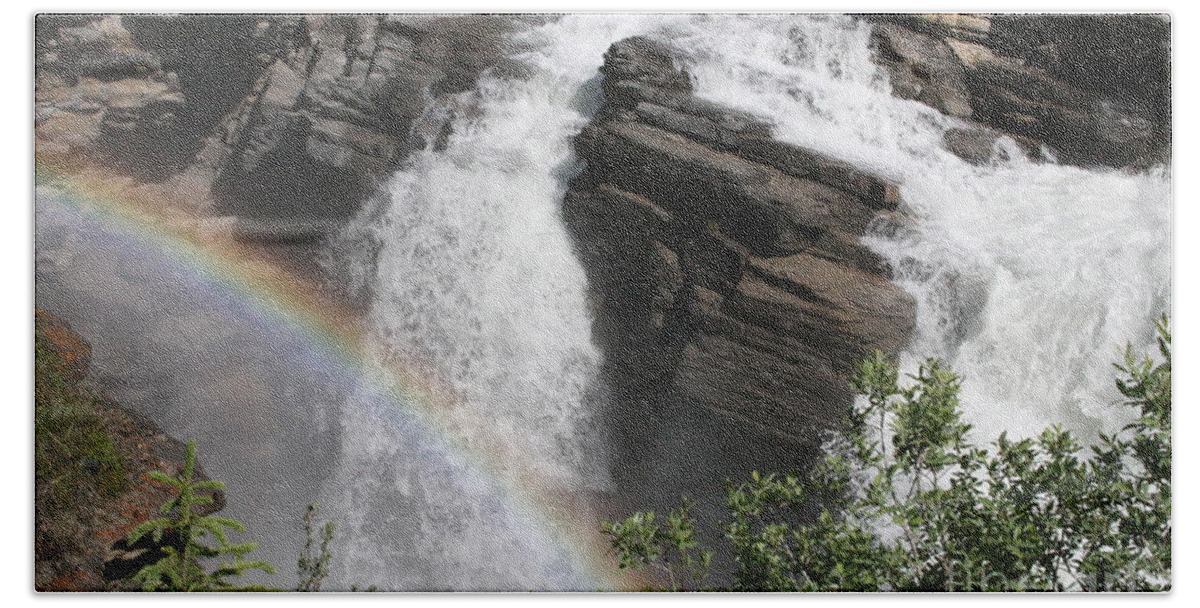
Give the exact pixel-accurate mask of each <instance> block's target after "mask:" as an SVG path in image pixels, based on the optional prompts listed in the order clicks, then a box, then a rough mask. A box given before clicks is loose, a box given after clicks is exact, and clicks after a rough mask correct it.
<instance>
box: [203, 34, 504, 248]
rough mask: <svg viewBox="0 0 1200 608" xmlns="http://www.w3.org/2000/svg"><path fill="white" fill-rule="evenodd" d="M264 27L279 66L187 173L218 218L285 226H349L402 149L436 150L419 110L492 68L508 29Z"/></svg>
mask: <svg viewBox="0 0 1200 608" xmlns="http://www.w3.org/2000/svg"><path fill="white" fill-rule="evenodd" d="M269 23H270V26H269V27H271V28H274V29H275V30H277V31H278V32H280V34H279V35H278V39H279V40H280V45H279V48H278V49H277V50H276V54H275V56H274V57H273V58H272V59H271V60H270V62H269V65H268V66H267V67H266V68H265V69H264V70H263V73H262V75H261V77H259V78H258V79H257V81H256V82H255V83H253V86H252V87H251V89H250V91H249V92H248V94H247V95H246V96H245V98H244V99H242V100H240V102H239V104H238V105H237V106H236V108H234V110H233V112H231V113H230V114H229V116H228V117H227V118H226V119H225V120H224V121H223V122H222V123H221V124H220V125H219V127H218V129H217V131H216V133H215V134H214V135H213V136H211V137H210V138H209V139H208V141H207V143H206V145H205V147H204V149H203V151H202V152H201V153H200V154H199V156H198V158H197V160H196V163H195V164H194V165H193V166H192V167H190V168H189V170H188V173H190V174H191V175H192V176H193V178H192V181H193V182H199V183H205V184H211V191H210V197H211V199H212V200H213V201H214V202H215V207H216V211H217V212H218V213H220V214H223V215H234V216H238V217H241V218H246V219H248V220H254V219H261V218H262V216H264V215H265V214H266V215H269V216H270V218H271V219H274V220H279V221H283V222H284V223H287V222H291V223H296V222H309V223H312V222H317V223H319V222H320V221H322V220H335V221H336V220H344V219H346V218H348V217H349V216H350V215H352V214H353V213H354V212H355V211H356V210H357V208H358V204H359V203H360V202H361V200H362V199H363V198H364V197H365V196H366V195H367V194H368V192H369V191H370V189H371V188H372V187H373V186H374V185H375V184H376V183H377V182H378V181H379V180H380V179H381V178H383V177H385V176H386V175H387V174H389V173H390V172H391V171H392V170H393V169H394V168H395V166H396V164H397V163H398V162H399V161H400V160H401V159H403V158H404V157H405V156H406V155H407V154H408V153H409V152H410V151H412V150H413V149H419V148H423V147H425V146H426V145H434V144H437V140H438V138H439V136H440V137H441V138H442V140H443V141H444V138H445V136H446V135H447V133H446V132H445V131H444V129H445V125H446V122H445V119H446V118H447V117H448V116H424V115H425V114H426V110H427V108H429V107H430V106H431V105H436V104H433V103H432V102H434V101H435V100H438V99H446V98H448V97H450V96H453V95H455V94H457V93H461V92H463V91H467V90H470V89H471V88H472V87H473V86H474V82H475V79H476V78H477V77H478V75H479V73H480V72H481V71H482V70H483V69H484V68H486V67H489V66H492V65H494V64H496V63H497V62H499V61H500V53H499V45H500V42H501V40H502V34H503V33H504V32H505V31H506V30H507V28H508V27H509V21H508V20H506V19H502V18H494V17H488V16H463V17H436V16H420V15H402V16H377V15H318V16H298V17H288V18H272V19H271V20H270V22H269ZM423 118H424V119H425V120H424V122H430V123H431V124H430V125H425V124H424V123H423V122H422V119H423ZM438 118H441V120H437V119H438ZM420 127H425V128H424V129H422V128H420ZM195 176H199V179H196V178H195ZM314 236H316V237H319V236H323V235H321V234H315V235H314Z"/></svg>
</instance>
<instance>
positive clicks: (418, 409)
mask: <svg viewBox="0 0 1200 608" xmlns="http://www.w3.org/2000/svg"><path fill="white" fill-rule="evenodd" d="M48 165H50V163H38V165H37V168H36V182H35V183H37V184H52V186H51V187H52V188H53V192H54V195H55V199H56V200H60V201H62V202H63V203H65V204H67V205H69V206H70V207H71V208H72V209H73V210H77V211H78V212H79V213H81V214H82V216H83V217H84V218H85V219H86V221H87V222H89V223H95V224H96V225H97V226H99V227H101V228H103V229H104V230H105V231H106V232H111V233H113V234H116V235H118V237H119V238H121V239H129V240H131V241H133V242H134V243H136V244H137V245H138V246H139V247H140V248H143V249H148V250H149V251H152V252H153V253H154V254H155V255H159V256H161V257H162V258H163V259H164V260H166V261H168V262H170V263H172V264H173V265H175V266H178V267H180V268H184V269H186V271H187V272H188V273H189V274H190V275H191V277H190V278H192V279H196V280H200V281H202V282H204V283H206V284H208V285H210V286H211V287H212V288H213V289H216V290H218V291H220V292H222V293H224V294H226V295H227V296H228V297H230V298H232V299H233V300H235V301H237V302H238V303H240V305H242V306H245V307H247V308H248V309H249V310H252V311H253V312H254V313H256V316H259V317H261V318H262V319H263V320H264V322H265V323H268V324H269V325H270V326H271V329H272V330H273V331H283V332H286V335H288V336H289V337H291V338H294V339H297V340H299V341H300V342H301V343H302V344H305V345H307V347H308V348H309V349H311V351H312V353H314V354H315V355H316V358H315V361H316V362H317V364H319V365H322V366H329V368H330V369H332V370H336V371H337V372H338V373H344V374H353V376H351V377H355V378H358V379H359V382H362V383H364V384H365V385H366V386H369V387H371V388H372V389H373V390H374V391H375V392H376V393H377V394H379V395H383V396H384V397H385V399H386V402H387V403H388V404H389V405H388V407H389V408H392V409H393V410H394V411H395V412H397V413H398V414H399V415H401V416H404V417H405V418H406V419H407V420H410V421H411V422H413V423H415V425H414V426H415V427H416V428H417V429H418V432H419V433H421V434H422V435H423V436H427V437H428V438H430V439H432V440H433V441H434V442H435V443H436V444H438V445H440V446H442V447H444V449H445V450H446V452H447V453H448V454H451V455H453V456H454V457H455V458H456V460H457V461H460V462H463V463H465V464H467V466H468V467H469V468H470V470H471V471H473V472H476V473H479V474H480V475H481V476H482V477H483V478H485V479H487V480H490V481H491V482H492V484H493V485H494V487H495V488H497V489H498V490H499V491H500V495H501V499H502V500H503V501H504V503H505V506H506V507H507V508H508V509H510V510H511V511H512V512H513V513H517V514H519V515H521V516H522V518H523V519H525V520H528V521H533V522H536V523H537V525H539V526H541V527H542V528H543V530H544V532H545V534H546V535H548V537H549V538H551V539H552V542H553V543H554V544H555V545H556V547H555V548H556V549H559V553H561V554H563V555H566V556H570V559H571V561H573V562H574V563H572V564H569V566H570V568H571V569H573V570H574V571H575V572H576V573H578V574H579V575H580V576H582V577H583V578H584V580H585V585H586V587H587V588H584V589H579V591H591V590H601V591H617V590H631V589H636V588H639V587H642V586H643V585H644V581H643V579H642V578H641V577H640V576H637V575H636V573H621V572H619V571H618V570H617V568H616V560H615V558H614V557H612V556H611V555H609V554H608V553H607V551H606V547H605V546H604V545H605V543H604V540H603V538H602V537H601V535H600V534H599V530H598V528H599V522H598V521H596V520H594V519H592V518H594V517H595V516H594V514H591V513H587V514H581V513H579V511H578V510H577V509H576V508H574V507H572V506H571V505H569V504H565V503H564V502H563V501H560V500H558V499H556V498H555V497H556V495H558V496H561V495H562V494H563V491H562V490H561V489H558V490H556V489H554V488H550V487H548V486H547V484H546V483H545V482H543V481H541V480H539V479H537V477H536V476H534V475H532V474H531V473H528V471H530V470H531V469H530V468H529V467H528V466H526V463H522V462H520V461H519V456H517V455H514V454H512V453H506V451H503V450H496V449H492V448H488V447H486V445H485V446H484V447H480V446H479V445H478V444H476V445H467V444H466V443H465V442H463V441H461V440H459V439H457V437H459V436H460V435H461V434H460V433H456V432H455V429H454V427H453V425H452V422H451V420H450V418H449V416H448V413H449V412H450V411H451V410H452V408H453V405H454V400H455V391H454V389H453V387H451V386H449V385H447V384H446V383H444V382H441V381H439V379H438V378H437V377H436V375H434V374H432V373H431V372H430V371H429V370H427V369H424V368H423V367H422V366H420V365H418V364H416V363H415V362H413V361H406V360H404V359H403V358H394V357H389V359H388V360H387V361H386V362H380V361H379V360H378V357H376V356H374V355H373V354H372V351H371V341H370V336H369V332H368V331H367V330H366V329H365V328H364V324H363V323H362V316H363V315H362V314H361V313H360V312H359V311H355V310H353V309H351V308H350V307H349V306H347V305H346V304H344V303H342V302H339V301H338V300H336V299H335V298H332V297H330V296H329V295H328V294H327V293H323V292H322V290H320V289H318V288H317V286H315V285H313V284H312V283H311V282H310V281H308V280H306V279H304V278H302V277H300V276H299V275H297V274H296V273H294V272H292V271H289V270H287V269H285V268H283V267H282V266H281V265H280V264H278V263H277V262H275V261H273V260H271V259H270V258H269V257H268V256H267V255H266V254H265V253H264V252H263V251H261V250H257V249H254V248H252V247H249V246H247V245H244V244H242V243H239V242H237V241H236V240H235V239H233V238H232V237H230V236H227V235H222V234H220V233H219V232H214V231H213V230H211V229H208V228H206V227H205V224H204V221H203V219H204V218H203V216H202V214H198V213H189V212H187V211H185V209H187V207H188V206H187V205H180V204H178V203H179V201H178V200H169V199H171V198H173V197H165V196H162V195H161V194H157V195H156V194H149V195H148V194H147V193H146V191H145V190H144V189H142V188H141V187H139V186H136V185H134V184H133V183H132V182H130V181H128V180H125V179H123V178H117V177H113V176H111V175H107V174H103V173H96V172H91V173H89V172H87V171H83V172H78V171H72V172H71V174H70V175H68V174H67V172H64V171H60V170H55V169H53V168H49V167H48ZM164 199H168V200H164ZM483 443H491V442H483Z"/></svg>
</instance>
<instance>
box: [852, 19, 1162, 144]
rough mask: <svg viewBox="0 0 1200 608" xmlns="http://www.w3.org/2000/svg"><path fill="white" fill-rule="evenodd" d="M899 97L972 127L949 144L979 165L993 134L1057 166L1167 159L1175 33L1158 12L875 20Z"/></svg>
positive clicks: (951, 136)
mask: <svg viewBox="0 0 1200 608" xmlns="http://www.w3.org/2000/svg"><path fill="white" fill-rule="evenodd" d="M869 18H870V19H872V20H873V21H875V22H876V24H875V27H874V30H873V32H872V39H873V42H874V44H875V46H876V49H877V57H878V59H879V61H880V63H881V64H882V65H883V66H884V67H885V68H886V69H887V71H888V74H889V76H890V79H891V85H892V91H893V93H894V94H895V95H896V96H898V97H902V98H906V99H915V100H917V101H920V102H922V103H925V104H928V105H930V106H932V107H934V108H936V109H938V110H940V111H941V112H943V113H945V114H947V115H950V116H955V117H959V118H962V119H964V120H967V121H968V124H971V125H972V126H970V127H968V128H965V129H955V130H951V131H950V132H948V133H947V141H946V143H947V147H948V148H949V149H950V150H951V151H953V152H955V153H957V154H959V155H960V156H963V157H964V158H967V159H969V160H973V161H976V162H984V161H986V159H987V157H988V156H990V153H991V143H992V141H993V140H994V139H995V137H996V135H997V133H1004V134H1008V135H1011V136H1013V137H1014V138H1016V139H1017V140H1018V141H1019V142H1021V143H1023V144H1025V145H1026V146H1027V147H1028V148H1029V149H1030V150H1031V152H1033V153H1034V154H1035V155H1039V156H1040V154H1039V149H1040V148H1041V147H1043V146H1044V147H1046V148H1047V149H1049V151H1050V153H1051V154H1052V155H1053V156H1054V157H1055V158H1057V159H1058V160H1059V161H1060V162H1064V163H1069V164H1077V165H1103V166H1111V167H1122V166H1148V165H1151V164H1154V163H1163V162H1169V160H1170V146H1171V97H1170V89H1171V84H1170V83H1171V74H1170V69H1171V68H1170V66H1171V59H1170V55H1171V31H1170V22H1169V21H1168V20H1166V19H1165V18H1164V17H1163V16H1161V15H955V14H932V15H871V16H869Z"/></svg>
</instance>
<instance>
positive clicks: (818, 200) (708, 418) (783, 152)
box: [563, 38, 914, 477]
mask: <svg viewBox="0 0 1200 608" xmlns="http://www.w3.org/2000/svg"><path fill="white" fill-rule="evenodd" d="M601 72H602V73H603V91H604V99H605V103H604V105H603V107H602V108H601V109H600V111H599V113H598V115H597V116H596V118H595V120H594V121H593V122H592V123H591V124H590V125H588V126H587V127H586V128H585V129H584V130H583V131H582V133H580V134H579V136H578V137H577V138H576V140H575V147H576V150H577V153H578V155H579V157H580V158H581V159H583V160H584V161H586V164H587V166H586V169H585V170H584V171H583V172H582V173H581V174H580V175H579V176H578V177H576V178H575V179H574V180H573V182H572V183H571V187H570V190H569V191H568V193H567V195H566V198H565V201H564V203H563V205H564V216H565V218H566V222H567V225H568V226H569V228H570V229H571V231H572V232H573V234H574V237H575V239H576V242H577V244H578V249H579V253H580V256H581V259H582V261H583V264H584V267H585V269H586V271H587V273H588V279H589V284H590V286H591V289H592V291H593V293H594V301H595V312H596V335H597V337H598V340H599V341H600V343H601V345H602V347H603V348H604V350H605V354H606V361H607V369H606V374H607V377H608V381H609V385H610V387H611V389H612V390H613V391H614V393H615V394H614V397H615V399H614V400H615V402H616V405H615V407H616V408H617V411H616V414H615V416H614V417H615V418H616V419H617V420H619V421H620V424H625V425H628V428H627V429H625V431H626V432H622V433H619V435H621V436H625V437H631V436H632V437H638V438H639V440H638V442H634V443H630V444H628V445H627V446H626V453H625V454H624V455H623V457H622V458H620V459H619V460H620V461H621V464H622V465H624V466H630V467H634V468H636V464H635V463H638V462H641V463H643V464H645V462H646V461H649V460H655V461H657V462H661V463H663V464H661V468H660V465H657V464H656V465H654V466H653V467H651V468H654V469H657V470H659V474H662V472H663V470H665V469H667V468H669V465H666V464H665V462H666V461H665V460H663V458H664V457H663V454H664V453H667V452H670V453H673V454H681V455H684V456H683V457H684V458H688V456H687V455H689V454H694V453H698V452H701V451H703V452H705V453H706V454H710V455H715V456H713V458H714V459H715V460H719V461H722V462H720V463H710V465H706V466H712V467H713V469H715V471H717V472H718V473H717V475H718V476H719V472H721V471H726V472H728V473H729V474H731V475H733V474H736V473H744V472H745V471H739V470H737V469H738V468H747V467H752V466H764V465H770V464H774V465H776V466H781V465H783V466H786V465H787V464H795V463H796V462H797V461H798V460H799V458H800V456H799V454H798V453H796V452H795V450H802V449H804V447H805V446H807V447H809V448H811V447H812V446H814V445H815V444H816V441H817V439H818V433H819V432H820V431H821V430H822V429H826V428H829V427H830V426H831V425H833V424H834V423H836V421H837V420H839V417H840V415H841V413H842V412H843V411H844V408H845V406H847V405H848V403H849V400H850V398H851V395H850V393H849V391H848V388H847V386H848V378H849V374H850V372H851V370H852V366H853V364H854V362H855V361H856V360H858V359H860V358H862V357H864V356H865V355H867V354H868V353H870V352H871V351H872V350H874V349H881V350H884V351H889V352H894V351H895V350H897V349H898V348H900V347H902V346H903V345H904V344H905V341H906V340H907V337H908V333H909V331H910V330H911V329H912V326H913V314H914V310H913V307H914V303H913V300H912V298H911V297H910V296H909V295H908V294H906V293H905V292H904V291H902V290H901V289H900V288H898V287H896V286H895V285H893V284H892V283H890V282H889V281H888V278H887V273H888V271H887V268H886V267H885V264H884V263H883V262H882V261H881V260H880V259H879V258H878V257H877V256H876V255H875V254H873V253H872V252H871V251H870V250H869V249H867V248H866V247H865V246H863V245H862V244H861V243H860V242H859V241H860V237H861V236H862V235H863V233H864V231H865V230H866V229H867V227H868V226H869V225H870V224H871V223H872V222H873V221H878V220H879V219H880V218H881V216H887V215H890V214H893V213H895V211H896V208H897V204H898V203H899V200H898V195H897V193H896V189H895V187H894V186H893V185H891V184H889V183H887V182H885V181H883V180H881V179H879V178H877V177H875V176H872V175H869V174H867V173H864V172H862V171H859V170H857V169H855V168H854V167H851V166H848V165H846V164H844V163H840V162H837V161H835V160H832V159H829V158H825V157H822V156H821V155H819V154H817V153H815V152H813V151H810V150H806V149H803V148H798V147H794V146H790V145H786V144H783V143H780V142H777V141H775V140H773V139H772V138H771V129H770V127H769V126H768V125H767V124H765V123H763V122H761V121H759V120H756V119H755V118H754V117H751V116H747V115H744V114H740V113H737V112H733V111H730V110H728V109H724V108H721V107H718V106H715V105H711V104H708V103H705V102H703V101H700V100H698V99H696V98H694V97H693V96H692V92H691V81H690V80H689V77H688V74H687V73H686V72H684V71H681V70H680V69H679V68H677V67H676V62H675V61H674V59H673V58H672V56H671V51H670V50H669V49H668V48H666V47H664V46H662V45H661V44H659V43H656V42H654V41H651V40H648V39H645V38H629V39H626V40H622V41H620V42H618V43H616V44H614V45H613V46H612V47H611V48H610V49H609V50H608V52H607V53H606V54H605V56H604V66H603V67H602V68H601ZM659 421H668V422H665V423H660V422H659ZM658 424H665V426H664V427H663V428H662V434H661V435H660V436H658V437H654V432H653V429H654V428H655V427H656V425H658ZM684 437H694V438H695V439H697V440H698V441H699V442H700V443H696V444H692V445H674V444H675V443H676V441H680V443H686V441H681V438H684ZM656 442H659V443H660V445H655V443H656ZM665 444H672V445H671V447H670V449H665V448H664V447H663V445H665ZM766 445H771V446H773V447H771V448H770V449H769V451H770V452H771V453H770V454H768V453H766V452H760V453H757V454H756V453H755V452H756V451H757V450H758V449H759V448H758V447H757V446H766ZM700 448H702V449H700ZM763 449H766V448H765V447H764V448H763ZM789 452H791V454H790V455H788V453H789ZM779 454H782V456H778V458H781V459H782V460H784V461H785V462H778V461H776V462H772V460H775V459H776V458H777V456H776V455H779ZM788 461H790V462H788ZM696 464H699V463H696V462H694V461H692V462H690V463H688V464H685V465H684V466H683V468H684V469H691V468H694V465H696ZM713 469H710V470H708V471H707V474H709V475H710V476H711V475H713V474H714V470H713ZM665 476H667V477H669V476H671V473H666V474H665Z"/></svg>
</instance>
